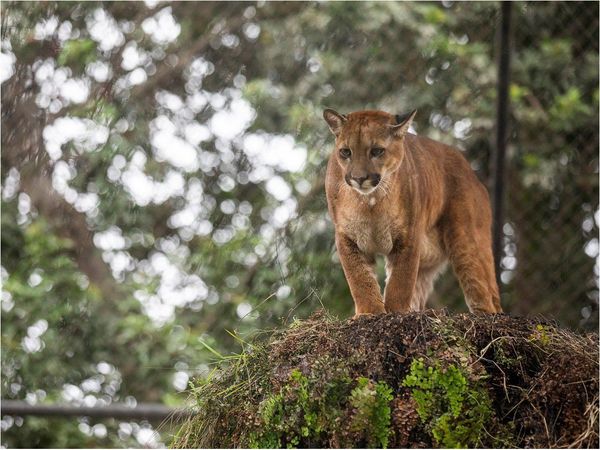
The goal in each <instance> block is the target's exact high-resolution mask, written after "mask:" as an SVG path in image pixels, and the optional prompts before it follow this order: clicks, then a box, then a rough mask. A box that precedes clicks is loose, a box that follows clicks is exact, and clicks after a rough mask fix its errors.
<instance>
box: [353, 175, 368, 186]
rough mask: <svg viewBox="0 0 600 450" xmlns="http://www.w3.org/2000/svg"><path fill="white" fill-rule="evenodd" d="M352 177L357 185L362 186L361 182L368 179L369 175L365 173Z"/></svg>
mask: <svg viewBox="0 0 600 450" xmlns="http://www.w3.org/2000/svg"><path fill="white" fill-rule="evenodd" d="M352 179H353V180H354V181H356V182H357V183H358V186H359V187H362V185H363V183H364V182H365V181H367V180H368V179H369V176H368V175H365V176H358V177H352Z"/></svg>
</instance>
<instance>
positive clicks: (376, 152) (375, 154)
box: [371, 147, 385, 158]
mask: <svg viewBox="0 0 600 450" xmlns="http://www.w3.org/2000/svg"><path fill="white" fill-rule="evenodd" d="M383 152H385V149H383V148H381V147H373V148H372V149H371V158H378V157H380V156H381V155H383Z"/></svg>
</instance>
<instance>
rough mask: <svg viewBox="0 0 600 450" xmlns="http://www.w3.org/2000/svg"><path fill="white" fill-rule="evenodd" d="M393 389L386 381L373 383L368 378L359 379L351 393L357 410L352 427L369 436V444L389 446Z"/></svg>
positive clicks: (351, 400)
mask: <svg viewBox="0 0 600 450" xmlns="http://www.w3.org/2000/svg"><path fill="white" fill-rule="evenodd" d="M393 398H394V396H393V395H392V389H391V388H390V387H389V386H388V385H387V383H385V382H384V381H379V382H377V383H373V381H371V380H369V379H368V378H364V377H361V378H359V379H358V386H356V387H355V388H354V389H353V390H352V393H351V394H350V404H351V405H352V407H353V408H354V410H355V413H354V416H353V417H352V422H351V429H352V430H353V431H361V432H363V433H365V434H366V436H367V446H368V447H370V448H376V447H379V446H381V447H382V448H387V445H388V437H389V434H390V421H391V409H390V402H391V401H392V399H393Z"/></svg>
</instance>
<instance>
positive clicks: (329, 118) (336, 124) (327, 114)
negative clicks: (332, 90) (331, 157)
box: [323, 108, 348, 136]
mask: <svg viewBox="0 0 600 450" xmlns="http://www.w3.org/2000/svg"><path fill="white" fill-rule="evenodd" d="M323 118H324V119H325V122H327V125H329V129H330V130H331V132H332V133H333V134H334V135H336V136H339V134H340V131H342V126H343V125H344V123H345V122H346V120H348V118H347V117H346V116H345V115H343V114H340V113H338V112H337V111H334V110H333V109H329V108H327V109H326V110H325V111H323Z"/></svg>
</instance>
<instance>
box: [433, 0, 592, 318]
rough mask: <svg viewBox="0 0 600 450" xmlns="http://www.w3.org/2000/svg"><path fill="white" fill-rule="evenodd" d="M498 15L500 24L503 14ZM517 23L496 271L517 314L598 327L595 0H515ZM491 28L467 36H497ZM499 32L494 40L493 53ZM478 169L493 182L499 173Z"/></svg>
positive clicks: (448, 291) (474, 154)
mask: <svg viewBox="0 0 600 450" xmlns="http://www.w3.org/2000/svg"><path fill="white" fill-rule="evenodd" d="M493 23H494V25H496V26H497V25H498V20H496V21H494V22H493ZM512 23H513V27H512V31H511V64H510V71H509V77H510V80H509V81H510V88H509V93H508V94H509V101H510V105H511V106H510V110H511V113H510V119H509V123H508V136H507V144H508V149H507V154H506V177H505V180H504V191H505V221H504V225H503V227H502V230H501V232H502V233H503V240H504V246H503V247H504V248H503V252H502V255H501V260H500V268H501V269H500V274H499V278H500V280H501V283H500V285H501V286H500V288H501V291H502V298H503V305H504V307H505V309H506V310H507V311H509V312H511V313H514V314H530V313H541V314H547V315H549V316H552V317H555V318H556V319H557V320H559V321H561V322H564V323H569V324H572V325H577V324H578V323H579V325H580V326H584V327H585V328H590V329H593V328H595V327H596V326H597V305H598V284H597V275H598V265H597V256H598V239H597V235H598V219H599V217H598V126H597V124H598V4H597V3H578V2H569V3H567V2H557V3H552V4H544V5H543V6H542V5H540V4H535V3H531V4H529V3H514V4H513V5H512ZM492 31H493V30H492V29H491V28H490V30H489V33H484V34H483V35H480V36H477V37H476V36H474V35H473V34H470V33H469V34H468V36H469V39H473V38H477V39H481V40H482V41H483V42H484V43H485V41H488V42H490V41H491V39H493V37H494V34H493V32H492ZM498 42H499V40H498V39H496V45H495V46H493V47H492V46H490V49H492V48H493V49H494V52H495V54H496V55H497V54H498V52H499V48H498V47H499V44H498ZM457 70H459V69H457ZM490 112H491V111H490ZM480 120H483V119H481V118H480ZM489 120H496V118H495V117H493V116H492V115H490V116H489ZM455 131H456V124H455ZM480 150H481V147H480V146H478V145H470V146H469V148H468V152H469V155H468V156H469V159H470V160H471V161H475V162H476V163H477V161H479V158H481V157H482V154H481V153H480ZM488 167H489V166H488ZM475 168H477V167H475ZM479 174H480V175H481V178H482V179H483V181H485V182H486V184H487V185H488V187H489V188H492V178H493V173H490V172H488V173H486V172H485V170H480V171H479ZM437 295H438V296H439V297H440V298H447V297H448V296H455V297H457V298H458V297H459V296H460V291H459V290H458V286H457V285H456V282H454V281H453V277H452V276H450V275H449V274H446V275H445V276H444V277H443V279H442V280H441V281H440V282H439V284H438V289H437ZM440 303H443V302H440Z"/></svg>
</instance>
